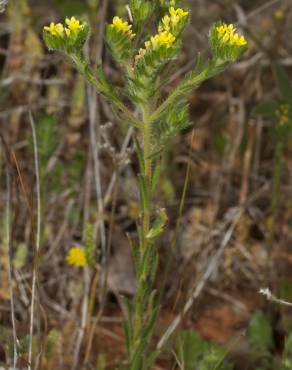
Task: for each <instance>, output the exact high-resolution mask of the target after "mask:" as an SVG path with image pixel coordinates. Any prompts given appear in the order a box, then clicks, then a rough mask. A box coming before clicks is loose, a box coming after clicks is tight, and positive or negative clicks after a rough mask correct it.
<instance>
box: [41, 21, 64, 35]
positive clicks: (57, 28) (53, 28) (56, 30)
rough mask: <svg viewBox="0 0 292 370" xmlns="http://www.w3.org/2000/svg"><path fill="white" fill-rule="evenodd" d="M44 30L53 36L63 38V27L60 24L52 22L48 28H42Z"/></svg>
mask: <svg viewBox="0 0 292 370" xmlns="http://www.w3.org/2000/svg"><path fill="white" fill-rule="evenodd" d="M44 30H45V31H47V32H49V33H50V34H51V35H53V36H60V37H63V36H64V26H63V25H62V23H57V24H55V23H54V22H51V23H50V25H49V26H44Z"/></svg>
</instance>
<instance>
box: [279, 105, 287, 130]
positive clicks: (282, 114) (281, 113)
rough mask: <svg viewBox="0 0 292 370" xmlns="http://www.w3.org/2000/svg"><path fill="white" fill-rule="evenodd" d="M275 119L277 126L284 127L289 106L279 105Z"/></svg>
mask: <svg viewBox="0 0 292 370" xmlns="http://www.w3.org/2000/svg"><path fill="white" fill-rule="evenodd" d="M276 117H277V119H278V124H279V126H285V125H287V124H288V122H289V105H288V104H281V105H280V106H279V108H278V109H277V110H276Z"/></svg>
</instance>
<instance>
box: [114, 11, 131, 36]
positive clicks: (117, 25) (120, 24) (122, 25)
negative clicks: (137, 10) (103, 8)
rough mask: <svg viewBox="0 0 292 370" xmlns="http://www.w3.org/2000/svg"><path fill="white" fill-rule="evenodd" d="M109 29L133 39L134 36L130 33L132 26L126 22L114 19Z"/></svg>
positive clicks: (117, 18) (118, 18)
mask: <svg viewBox="0 0 292 370" xmlns="http://www.w3.org/2000/svg"><path fill="white" fill-rule="evenodd" d="M110 27H111V28H114V29H116V30H117V31H119V32H122V33H123V34H125V35H127V36H129V37H130V38H131V39H132V38H133V37H135V34H134V33H133V31H132V25H130V24H129V23H128V22H127V21H123V20H122V19H121V18H120V17H117V16H116V17H114V18H113V22H112V24H111V25H110Z"/></svg>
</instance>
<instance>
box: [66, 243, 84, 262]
mask: <svg viewBox="0 0 292 370" xmlns="http://www.w3.org/2000/svg"><path fill="white" fill-rule="evenodd" d="M66 262H67V263H68V264H69V265H72V266H76V267H83V266H85V265H86V264H87V259H86V254H85V250H84V249H83V248H80V247H72V248H70V249H69V253H68V255H67V257H66Z"/></svg>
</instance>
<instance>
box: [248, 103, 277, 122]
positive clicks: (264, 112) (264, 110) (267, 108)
mask: <svg viewBox="0 0 292 370" xmlns="http://www.w3.org/2000/svg"><path fill="white" fill-rule="evenodd" d="M278 105H279V104H278V103H277V102H275V101H273V100H270V101H263V102H261V103H259V104H258V105H257V106H256V107H255V109H254V110H253V114H255V115H259V116H263V117H267V118H270V117H274V116H275V112H276V109H277V108H278Z"/></svg>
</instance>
